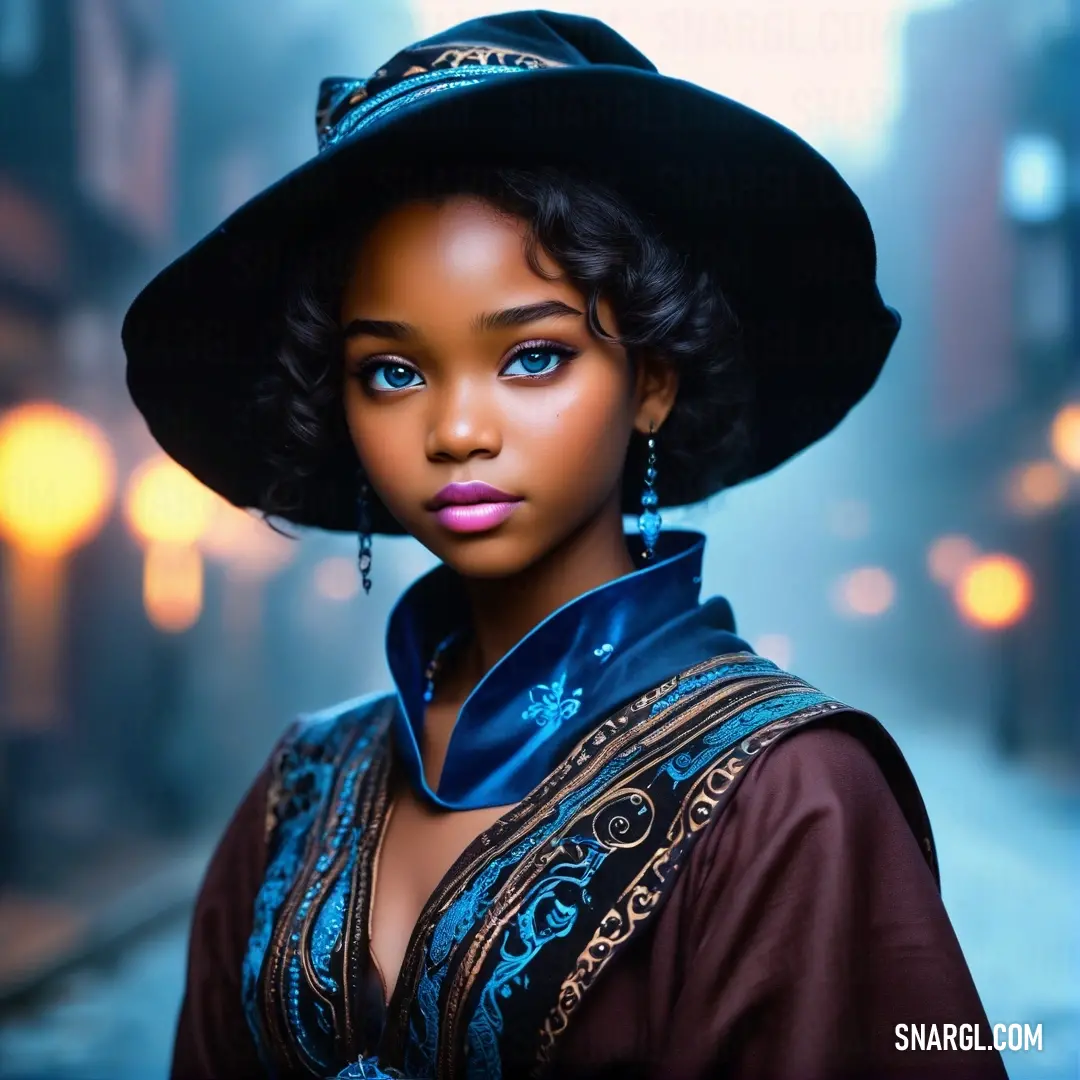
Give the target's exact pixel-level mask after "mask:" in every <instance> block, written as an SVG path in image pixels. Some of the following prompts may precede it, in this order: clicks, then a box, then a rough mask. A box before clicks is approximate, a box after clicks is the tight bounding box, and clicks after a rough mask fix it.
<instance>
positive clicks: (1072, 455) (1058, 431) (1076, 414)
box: [1050, 404, 1080, 472]
mask: <svg viewBox="0 0 1080 1080" xmlns="http://www.w3.org/2000/svg"><path fill="white" fill-rule="evenodd" d="M1050 448H1051V449H1052V450H1053V451H1054V456H1055V457H1056V458H1057V459H1058V461H1060V462H1061V464H1062V465H1064V466H1065V467H1066V468H1068V469H1072V470H1073V471H1074V472H1080V404H1071V405H1065V406H1064V407H1063V408H1062V409H1060V410H1059V411H1058V414H1057V415H1056V416H1055V417H1054V420H1053V422H1052V423H1051V425H1050Z"/></svg>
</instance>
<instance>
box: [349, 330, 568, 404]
mask: <svg viewBox="0 0 1080 1080" xmlns="http://www.w3.org/2000/svg"><path fill="white" fill-rule="evenodd" d="M529 353H542V354H543V353H546V354H548V355H553V356H558V357H560V358H561V359H560V362H559V363H558V364H556V365H555V367H553V368H552V369H550V370H549V371H541V372H538V373H537V374H535V375H530V374H525V375H512V376H510V378H513V379H524V380H527V381H537V380H541V379H548V378H550V377H551V376H552V375H553V374H554V373H555V372H556V371H559V370H561V369H562V368H563V367H564V366H565V365H566V364H567V363H568V362H569V361H570V360H573V359H574V357H575V356H577V355H578V350H577V349H574V348H571V347H570V346H569V345H562V344H560V343H559V342H557V341H545V340H536V341H523V342H522V343H521V344H520V345H516V346H514V348H513V350H512V351H511V353H510V356H509V357H508V358H507V360H506V363H505V364H503V366H502V368H501V369H500V372H499V373H500V374H502V373H503V372H504V371H505V370H506V369H507V368H508V367H509V366H510V365H511V364H512V363H514V361H515V360H518V359H520V358H521V357H522V356H527V355H528V354H529ZM387 368H398V369H399V370H402V371H408V372H410V373H411V374H413V375H416V376H419V377H420V378H422V377H423V376H421V375H420V372H419V371H417V370H416V368H415V367H413V365H412V364H409V363H406V362H405V361H402V360H381V359H378V358H377V357H373V358H371V359H369V360H367V361H366V362H365V363H364V364H363V365H361V367H360V368H358V369H357V371H356V372H355V378H357V379H359V380H360V381H361V382H362V383H363V384H364V388H365V389H366V390H367V391H368V392H369V393H372V394H396V393H400V392H401V391H402V390H412V389H414V386H415V385H423V384H422V383H421V384H413V385H409V386H400V387H392V388H386V389H384V388H382V387H375V386H372V384H371V380H372V378H373V377H374V375H375V373H376V372H377V371H381V370H386V369H387Z"/></svg>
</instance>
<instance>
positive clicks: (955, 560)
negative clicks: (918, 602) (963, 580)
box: [926, 533, 979, 586]
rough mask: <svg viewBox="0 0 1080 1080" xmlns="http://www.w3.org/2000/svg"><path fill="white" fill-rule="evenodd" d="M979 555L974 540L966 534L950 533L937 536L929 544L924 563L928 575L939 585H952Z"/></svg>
mask: <svg viewBox="0 0 1080 1080" xmlns="http://www.w3.org/2000/svg"><path fill="white" fill-rule="evenodd" d="M978 557H979V549H978V548H977V547H976V546H975V542H974V541H973V540H972V539H970V537H967V536H961V535H960V534H958V533H950V534H949V535H947V536H939V537H938V538H937V540H935V541H934V542H933V543H932V544H931V545H930V550H929V551H928V552H927V556H926V565H927V569H928V570H929V571H930V577H931V578H933V579H934V581H936V582H937V583H938V584H939V585H948V586H952V585H955V584H956V583H957V581H959V580H960V575H961V574H962V573H963V572H964V571H965V570H966V569H967V567H968V566H969V565H970V564H971V563H972V562H974V561H975V560H976V559H977V558H978Z"/></svg>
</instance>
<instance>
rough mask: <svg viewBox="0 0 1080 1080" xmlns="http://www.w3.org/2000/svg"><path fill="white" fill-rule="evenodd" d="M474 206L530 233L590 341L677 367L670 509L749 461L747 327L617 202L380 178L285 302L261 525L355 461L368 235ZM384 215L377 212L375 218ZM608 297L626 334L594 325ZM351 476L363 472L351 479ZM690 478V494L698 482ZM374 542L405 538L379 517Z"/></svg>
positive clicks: (527, 188) (608, 194)
mask: <svg viewBox="0 0 1080 1080" xmlns="http://www.w3.org/2000/svg"><path fill="white" fill-rule="evenodd" d="M454 195H475V196H478V197H481V198H483V199H485V200H486V201H487V202H489V203H490V204H492V205H493V206H495V207H496V208H497V209H499V210H501V211H504V212H508V213H510V214H513V215H514V216H516V217H518V218H520V219H522V220H524V221H525V222H526V223H527V226H528V230H527V233H526V249H525V255H526V258H527V260H528V262H529V265H530V266H531V267H532V269H533V270H534V271H535V272H536V273H537V274H539V275H541V276H545V275H544V271H543V269H542V267H541V265H540V260H539V252H540V250H541V249H542V250H543V251H544V252H546V253H547V254H548V255H549V256H550V257H551V258H552V259H553V260H554V261H555V263H556V264H557V265H558V266H559V267H560V268H561V270H562V272H563V273H564V274H565V275H566V278H567V280H569V281H570V282H571V283H572V284H573V285H574V286H575V287H576V288H577V289H578V290H579V291H580V292H581V293H582V295H583V296H584V297H585V298H586V301H587V318H588V325H589V328H590V330H591V332H592V333H593V334H595V335H596V336H598V337H600V338H603V339H605V340H609V341H614V340H617V341H618V342H619V343H620V344H621V345H622V346H623V347H625V349H626V350H627V355H628V357H629V358H630V360H631V361H632V362H635V363H636V362H638V361H639V360H640V359H641V358H643V357H646V356H649V357H652V358H654V359H656V360H659V361H661V362H666V363H670V364H672V365H674V367H675V368H676V371H677V373H678V377H679V392H678V395H677V397H676V401H675V404H674V407H673V409H672V411H671V414H670V416H669V418H668V420H667V422H666V423H665V424H664V425H663V427H662V429H661V430H660V431H659V432H658V433H657V436H656V439H657V453H658V456H659V460H660V463H661V467H660V469H659V479H658V481H657V491H658V494H659V497H660V505H661V507H663V506H665V505H668V506H670V505H683V504H685V503H687V502H692V501H694V499H693V495H692V494H690V492H691V491H692V490H695V489H696V490H700V486H699V484H700V479H701V475H702V472H706V473H708V474H709V476H710V477H714V478H715V479H716V481H717V487H724V486H726V485H727V479H726V477H727V476H728V475H729V474H733V473H735V472H737V470H738V468H739V466H740V464H741V463H742V462H743V461H744V460H745V455H747V454H749V453H750V451H751V433H750V424H749V409H750V406H751V397H752V380H751V379H750V377H749V373H748V371H747V370H746V366H745V363H744V356H743V351H742V348H741V342H740V332H739V324H738V320H737V318H736V316H735V313H734V312H733V311H732V310H731V308H730V306H729V305H728V303H727V301H726V299H725V297H724V295H723V293H722V292H721V290H720V287H719V285H718V284H717V282H716V281H714V280H713V279H712V277H711V276H710V275H709V274H708V273H706V272H704V271H695V270H693V269H692V268H691V267H690V266H689V264H688V260H687V259H686V258H685V257H683V256H682V255H680V254H678V253H676V252H675V251H673V250H672V249H671V248H670V247H668V246H667V245H666V244H665V243H664V241H663V239H662V238H661V236H660V235H659V233H658V232H655V231H653V230H650V229H649V228H648V227H646V225H645V224H644V223H643V222H642V220H640V218H639V217H638V216H637V215H635V213H634V212H633V211H632V210H631V209H630V208H629V207H628V206H627V205H626V204H625V202H624V201H623V200H622V199H620V197H619V196H618V195H617V194H615V193H614V192H613V191H611V190H609V189H607V188H605V187H603V186H601V185H598V184H596V183H595V182H593V181H592V180H590V179H588V178H585V177H578V176H575V175H574V174H572V173H571V172H568V171H563V170H559V169H554V168H548V167H545V168H540V169H521V168H501V167H496V166H492V167H487V168H481V167H476V166H473V167H461V166H456V167H444V168H441V169H434V170H432V169H427V170H423V171H420V170H417V171H416V172H414V173H411V174H410V173H408V172H400V171H399V172H397V173H395V174H393V175H390V174H389V173H386V172H380V175H379V176H378V177H376V178H373V179H372V180H371V181H370V182H369V183H367V184H366V187H365V190H364V200H363V201H364V204H365V205H366V206H368V207H370V208H371V209H370V210H369V211H368V213H367V214H366V215H365V216H363V217H362V218H361V219H359V220H358V221H357V222H356V223H355V227H354V228H353V229H350V230H344V231H342V230H341V229H338V230H336V232H328V233H327V234H326V235H325V236H323V238H322V240H321V242H320V244H319V245H318V246H317V247H316V248H315V249H313V250H312V251H311V252H310V253H309V255H308V257H307V258H306V259H304V260H301V262H300V265H299V268H298V272H297V274H296V276H295V278H294V279H293V280H292V282H291V286H290V288H289V291H288V297H289V298H288V302H287V304H286V305H285V310H284V312H283V318H284V324H283V327H282V332H281V336H280V344H279V345H278V349H277V360H278V363H277V365H276V368H275V370H274V371H273V373H272V374H270V375H269V376H267V377H265V378H264V379H263V380H262V382H261V383H260V386H259V388H258V392H257V394H256V401H255V408H256V415H257V416H258V417H261V420H262V422H263V423H265V424H266V427H265V429H264V430H267V431H277V432H279V433H280V432H281V431H285V432H286V437H285V439H284V440H282V439H281V438H280V435H279V437H278V440H277V442H278V447H277V449H276V450H275V451H274V452H273V454H272V455H271V460H270V462H269V465H270V467H271V475H272V476H273V480H272V481H271V483H270V484H269V486H268V489H267V490H266V492H265V494H264V497H263V500H262V505H261V508H262V511H263V515H264V517H269V515H277V516H280V517H283V518H286V519H288V518H289V517H290V515H291V514H292V513H295V512H296V511H297V510H298V508H299V507H300V506H301V505H302V503H303V498H302V495H303V491H304V488H305V484H306V482H307V481H308V480H309V479H310V478H311V477H312V476H313V475H316V474H319V473H321V472H323V471H324V470H327V469H330V470H332V471H334V472H337V473H339V474H340V473H341V469H342V466H341V462H342V460H348V459H347V455H348V454H350V453H351V454H352V455H353V457H352V461H353V462H354V463H355V452H354V451H353V450H352V446H351V440H350V438H349V433H348V429H347V426H346V423H345V410H344V407H343V402H342V394H343V387H344V383H343V372H342V366H343V365H342V363H341V356H342V352H341V350H342V344H343V343H342V337H341V328H340V326H339V323H338V303H339V300H340V295H341V290H342V288H343V285H344V280H345V274H346V267H347V261H348V260H349V259H350V258H351V257H352V255H353V254H354V253H355V251H356V248H357V246H358V244H359V243H360V241H361V239H362V237H363V235H364V233H365V232H366V230H367V229H369V228H370V227H371V225H372V224H374V221H375V220H376V219H377V217H378V216H379V215H381V214H382V213H385V212H386V210H387V209H388V208H389V207H390V206H392V205H394V204H395V203H402V202H405V201H407V200H410V199H425V200H430V201H435V202H439V201H441V200H445V199H446V198H449V197H451V196H454ZM376 207H377V208H378V209H377V210H376V209H375V208H376ZM601 298H603V299H604V300H606V301H607V302H608V303H609V304H610V305H611V308H612V310H613V313H614V317H615V319H616V322H617V325H618V327H619V334H618V336H617V337H615V336H614V335H612V334H610V333H608V332H607V331H606V330H605V329H604V328H603V327H602V326H601V325H600V323H599V320H598V317H597V305H598V303H599V301H600V299H601ZM644 450H645V445H644V439H641V438H635V439H633V440H632V441H631V445H630V451H629V455H628V459H627V467H626V470H625V474H624V500H623V504H624V506H626V507H632V506H634V505H635V500H636V498H637V497H638V495H639V490H640V486H641V472H642V470H643V468H644ZM354 471H355V469H354ZM690 477H694V478H695V483H694V484H693V485H691V483H690V482H689V478H690ZM373 517H374V522H375V529H376V531H391V530H393V531H399V530H397V529H396V528H395V527H394V523H392V522H390V521H389V516H388V515H387V514H386V512H385V509H384V508H382V507H381V506H378V507H376V508H375V511H374V514H373Z"/></svg>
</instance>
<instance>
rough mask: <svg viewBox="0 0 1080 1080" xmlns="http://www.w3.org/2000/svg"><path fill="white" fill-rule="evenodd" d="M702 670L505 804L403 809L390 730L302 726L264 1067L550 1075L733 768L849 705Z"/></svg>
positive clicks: (270, 935) (257, 933) (255, 1014)
mask: <svg viewBox="0 0 1080 1080" xmlns="http://www.w3.org/2000/svg"><path fill="white" fill-rule="evenodd" d="M756 662H757V661H756V658H753V657H750V656H747V658H746V659H745V660H744V659H742V657H741V656H740V657H739V658H738V667H739V669H740V672H741V671H742V670H743V669H744V668H745V667H747V666H750V665H752V664H753V663H756ZM717 663H719V660H718V661H717ZM694 676H695V680H696V681H695V682H693V683H690V685H689V688H688V691H687V692H686V693H685V694H678V695H673V698H674V702H673V703H672V704H668V699H667V698H665V697H663V693H664V692H667V691H670V690H671V686H670V684H665V686H663V687H660V688H657V690H656V691H655V692H650V694H649V695H644V696H642V697H640V698H638V699H635V701H634V702H633V703H632V704H631V705H630V706H629V707H628V708H627V709H626V710H625V711H624V712H620V713H619V714H617V715H615V716H613V717H610V718H608V719H606V720H604V721H602V722H601V723H600V724H599V725H598V726H597V727H596V728H594V729H593V730H592V731H591V732H588V733H587V734H586V735H585V737H584V738H583V739H581V740H580V741H579V742H578V743H577V745H576V747H572V748H571V749H570V752H569V753H568V755H567V756H566V757H565V758H564V759H563V761H562V762H561V763H560V764H559V765H558V766H557V767H556V768H555V769H554V770H553V771H552V772H551V773H550V774H549V776H548V777H547V778H546V779H545V780H544V782H543V783H542V784H541V785H540V786H538V787H537V788H535V789H533V790H532V791H530V792H529V793H528V795H527V796H526V797H525V798H524V799H523V800H522V801H521V802H520V803H517V804H515V805H514V806H512V807H511V808H509V809H507V808H506V807H498V808H490V809H487V810H478V811H466V812H462V813H439V812H438V811H434V810H431V809H430V808H429V807H427V806H426V805H424V804H421V803H420V802H418V801H416V799H414V798H413V797H411V796H410V795H408V794H405V795H404V796H401V793H400V789H398V790H395V788H394V787H393V786H392V783H391V777H390V761H391V760H392V759H391V757H390V755H389V754H388V749H389V747H388V739H387V727H386V723H387V721H384V722H383V723H384V726H382V727H380V728H375V727H374V725H371V726H369V727H368V728H362V729H359V728H357V727H355V726H354V727H351V728H346V727H344V726H343V725H338V726H335V727H332V728H331V729H330V731H329V732H328V733H323V732H320V731H319V730H318V729H313V730H312V731H311V732H310V734H309V733H308V732H306V731H305V732H304V733H303V734H302V735H301V737H299V738H298V739H297V740H296V742H295V743H294V744H293V745H292V746H290V748H289V756H288V757H287V758H285V759H284V760H283V762H282V764H281V767H280V769H279V770H278V774H277V781H276V784H277V786H276V787H275V788H274V793H273V795H272V805H273V818H274V821H275V822H276V825H274V826H273V830H274V831H273V834H272V840H271V855H270V861H269V865H268V869H267V875H266V883H265V885H264V887H263V890H262V891H261V893H260V896H259V898H258V901H257V903H256V911H255V927H254V931H253V934H252V938H251V943H250V946H249V953H248V958H247V961H246V963H245V976H244V978H245V999H246V1001H247V1002H248V1016H249V1023H250V1024H251V1027H252V1030H253V1031H254V1032H255V1034H256V1037H257V1039H258V1041H259V1044H260V1046H261V1047H263V1048H264V1051H265V1056H266V1057H267V1058H268V1059H272V1060H274V1061H275V1062H277V1063H280V1064H281V1066H282V1068H283V1071H286V1072H288V1071H289V1070H290V1069H292V1070H293V1071H294V1072H297V1073H298V1074H303V1070H306V1073H308V1074H312V1075H315V1076H325V1075H328V1074H330V1073H331V1071H332V1070H333V1069H334V1068H335V1067H336V1068H340V1067H341V1064H342V1063H347V1062H349V1061H350V1060H353V1061H355V1060H356V1058H357V1056H358V1055H372V1056H375V1057H377V1058H378V1060H379V1061H380V1062H385V1063H387V1064H391V1065H393V1066H394V1067H395V1068H401V1069H402V1070H403V1071H404V1072H405V1075H410V1076H417V1077H433V1076H439V1077H440V1078H447V1080H449V1078H454V1080H457V1078H459V1077H462V1078H463V1077H465V1076H466V1075H468V1076H475V1075H483V1076H493V1077H495V1076H499V1075H504V1076H518V1075H520V1076H528V1075H531V1074H533V1073H537V1072H538V1071H544V1070H545V1069H546V1068H547V1065H548V1064H550V1063H551V1062H552V1055H553V1054H554V1053H555V1051H556V1048H557V1047H558V1046H559V1045H560V1043H561V1040H562V1037H563V1034H564V1032H565V1031H566V1029H567V1028H568V1026H569V1025H570V1024H571V1023H573V1022H574V1018H575V1016H576V1015H577V1014H578V1009H579V1005H580V1003H581V1001H582V1000H583V999H584V998H585V997H586V995H588V994H589V993H590V988H591V987H592V986H593V985H594V984H595V983H596V981H597V980H598V979H599V978H600V976H601V974H602V973H603V972H604V971H605V970H607V969H609V968H610V967H611V965H612V964H613V963H615V962H616V958H617V957H618V956H619V955H620V954H624V953H625V950H626V947H627V945H628V944H629V943H630V942H631V940H633V939H635V938H637V937H639V935H640V934H641V932H642V930H643V929H644V927H645V926H646V925H647V924H648V923H649V922H650V920H651V917H652V916H653V915H654V914H655V913H656V912H658V911H659V910H660V908H661V906H662V902H663V900H664V898H665V897H666V896H667V895H668V893H669V889H670V888H671V886H672V885H673V883H674V880H675V877H676V875H677V874H678V872H679V871H680V870H681V868H683V867H684V866H685V865H686V861H687V858H688V857H689V853H690V849H691V847H692V845H693V844H694V843H695V841H696V839H697V838H698V837H699V836H700V835H701V832H702V830H703V828H704V827H705V825H706V823H707V822H708V821H709V819H710V818H711V817H713V816H714V815H715V814H717V813H718V811H719V808H720V807H721V806H722V805H723V804H724V802H725V801H726V799H727V798H729V797H730V795H731V793H732V792H733V791H734V789H735V786H736V783H737V781H738V779H739V778H740V777H741V776H742V775H743V774H744V764H743V763H742V762H741V760H740V761H736V760H735V757H739V758H740V759H741V757H742V756H746V755H747V754H749V755H751V756H752V755H753V754H754V753H757V752H758V751H759V750H760V749H761V748H762V747H764V746H768V745H769V744H770V742H771V741H772V740H773V739H775V738H778V737H780V735H781V734H783V733H785V732H786V731H788V730H790V729H791V728H792V727H795V726H799V725H801V724H802V723H806V722H808V721H809V720H810V719H813V718H814V717H815V716H818V715H822V713H823V712H824V711H826V710H828V709H830V708H839V707H841V706H838V705H835V704H834V703H832V702H829V701H828V699H825V698H824V697H823V695H820V694H818V693H817V692H816V691H814V692H812V693H811V692H809V691H807V690H804V689H803V688H802V687H801V686H800V685H797V684H795V683H792V685H790V686H789V685H788V683H787V681H784V682H783V683H781V684H779V685H777V681H774V680H766V679H761V678H754V679H747V680H743V681H742V682H739V683H738V685H737V686H736V687H735V689H737V690H739V691H740V692H739V693H738V694H736V693H734V692H733V690H732V688H730V687H728V686H726V685H720V686H716V685H714V683H713V682H706V681H705V680H704V679H702V678H701V674H700V672H699V671H695V672H694ZM654 705H656V706H658V707H657V708H655V709H654ZM751 710H753V711H751ZM789 717H790V719H789ZM369 733H370V734H369ZM751 734H754V735H756V736H757V737H756V738H755V739H754V740H750V739H749V736H750V735H751ZM338 736H339V737H340V741H339V742H336V743H335V742H334V741H332V740H333V738H334V737H338ZM732 755H734V757H733V756H732ZM432 778H433V777H432V773H431V772H429V773H428V780H429V783H430V782H431V780H432ZM376 964H377V965H378V967H379V968H382V969H383V974H384V976H389V978H388V979H385V978H384V983H389V985H384V986H383V987H382V994H381V995H380V994H379V993H378V986H377V984H376V982H375V979H374V972H373V971H372V968H373V967H375V965H376Z"/></svg>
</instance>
